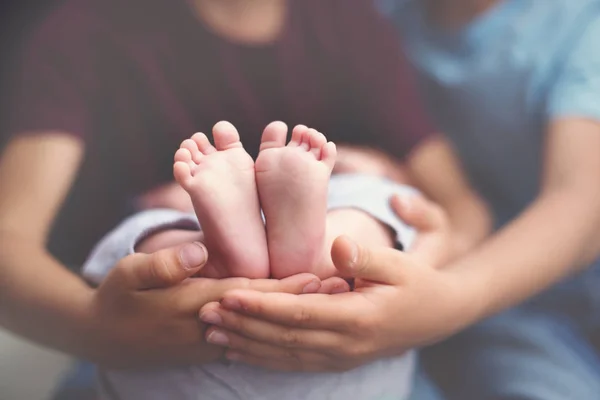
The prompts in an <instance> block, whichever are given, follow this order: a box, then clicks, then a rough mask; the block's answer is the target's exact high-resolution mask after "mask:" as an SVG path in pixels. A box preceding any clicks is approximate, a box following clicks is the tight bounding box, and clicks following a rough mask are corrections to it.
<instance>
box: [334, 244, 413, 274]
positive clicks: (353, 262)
mask: <svg viewBox="0 0 600 400" xmlns="http://www.w3.org/2000/svg"><path fill="white" fill-rule="evenodd" d="M331 258H332V260H333V264H334V265H335V267H336V268H337V269H338V271H340V274H341V275H342V276H346V277H352V278H360V279H365V280H369V281H373V282H379V283H385V284H390V285H393V284H398V283H402V281H403V276H404V274H403V270H402V265H403V264H404V263H406V255H405V254H404V253H402V252H401V251H398V250H395V249H390V248H385V247H363V246H360V245H358V244H356V243H355V242H354V241H353V240H351V239H350V238H348V237H346V236H340V237H338V238H337V239H336V240H335V241H334V242H333V246H332V247H331Z"/></svg>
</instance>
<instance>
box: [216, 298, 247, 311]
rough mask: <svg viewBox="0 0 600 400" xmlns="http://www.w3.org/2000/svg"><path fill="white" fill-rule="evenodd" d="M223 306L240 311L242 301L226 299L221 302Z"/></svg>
mask: <svg viewBox="0 0 600 400" xmlns="http://www.w3.org/2000/svg"><path fill="white" fill-rule="evenodd" d="M221 305H222V306H223V307H225V308H228V309H230V310H240V309H241V308H242V305H241V304H240V301H239V300H238V299H227V298H225V299H223V300H222V301H221Z"/></svg>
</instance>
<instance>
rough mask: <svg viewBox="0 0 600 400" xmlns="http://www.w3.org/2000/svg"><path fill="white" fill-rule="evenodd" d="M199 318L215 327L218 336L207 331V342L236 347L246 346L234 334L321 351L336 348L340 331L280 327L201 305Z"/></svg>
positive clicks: (222, 309)
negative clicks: (208, 333)
mask: <svg viewBox="0 0 600 400" xmlns="http://www.w3.org/2000/svg"><path fill="white" fill-rule="evenodd" d="M200 320H201V321H202V322H204V323H205V324H208V325H213V326H215V327H218V328H219V330H218V331H217V333H218V335H217V333H216V332H215V331H214V330H213V331H212V332H210V334H212V335H213V337H208V336H207V340H208V341H209V343H212V344H218V345H221V346H228V347H231V348H236V349H239V350H242V349H244V347H243V346H245V345H247V344H248V341H247V340H241V338H240V337H238V336H243V337H245V338H248V339H253V340H254V341H258V342H261V343H268V344H270V345H275V346H279V347H281V348H286V349H293V348H301V349H305V350H319V351H324V352H327V351H330V350H331V349H337V348H338V347H340V346H339V345H340V343H341V341H342V338H341V336H340V334H339V333H337V332H330V331H327V330H307V329H301V328H300V329H299V328H292V327H286V326H281V325H277V324H274V323H271V322H268V321H264V320H259V319H255V318H252V317H249V316H246V315H243V314H239V313H235V312H233V311H229V310H226V309H224V308H223V307H218V306H217V307H215V306H213V305H211V306H205V307H203V308H202V311H201V312H200ZM221 328H224V329H221ZM231 333H233V334H235V335H232V334H231ZM215 336H218V338H219V339H222V340H221V342H220V343H216V342H214V339H216V337H215ZM211 340H213V341H211Z"/></svg>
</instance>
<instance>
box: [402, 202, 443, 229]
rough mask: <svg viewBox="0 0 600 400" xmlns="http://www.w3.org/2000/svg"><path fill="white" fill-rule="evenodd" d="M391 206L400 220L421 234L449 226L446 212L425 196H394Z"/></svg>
mask: <svg viewBox="0 0 600 400" xmlns="http://www.w3.org/2000/svg"><path fill="white" fill-rule="evenodd" d="M391 204H392V208H393V209H394V211H395V212H396V214H398V216H399V217H400V219H402V220H403V221H404V222H406V223H407V224H409V225H412V226H413V227H415V229H416V230H417V231H419V232H425V231H432V230H440V229H443V228H445V226H446V224H447V219H446V214H445V212H444V210H443V209H442V208H441V207H440V206H438V205H437V204H435V203H433V202H431V201H429V200H427V199H426V198H425V197H423V196H418V195H416V196H400V195H394V196H393V197H392V200H391Z"/></svg>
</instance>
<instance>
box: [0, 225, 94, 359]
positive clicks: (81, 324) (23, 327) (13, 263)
mask: <svg viewBox="0 0 600 400" xmlns="http://www.w3.org/2000/svg"><path fill="white" fill-rule="evenodd" d="M0 243H1V244H2V245H1V247H0V325H2V326H3V327H4V328H6V329H8V330H10V331H12V332H14V333H16V334H18V335H21V336H23V337H25V338H28V339H30V340H33V341H35V342H38V343H40V344H43V345H46V346H50V347H52V348H55V349H58V350H61V351H64V352H67V353H69V354H73V355H77V356H82V357H85V356H88V353H89V352H88V347H87V346H86V345H85V344H84V343H83V339H90V338H89V335H87V333H88V331H89V327H88V326H87V324H88V320H89V319H88V318H87V307H88V306H89V304H90V301H91V297H92V295H93V289H91V288H90V287H89V286H87V285H86V284H85V282H83V281H82V280H81V279H80V278H79V277H77V276H76V275H74V274H73V273H71V272H69V271H68V270H67V269H66V268H65V267H63V266H62V265H60V263H58V262H57V261H56V260H54V259H53V258H52V257H51V256H50V255H49V254H48V253H47V252H46V251H44V249H43V248H42V247H41V246H37V245H34V244H30V243H28V241H27V240H24V239H20V238H16V237H15V236H14V235H9V234H4V235H2V234H0Z"/></svg>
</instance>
